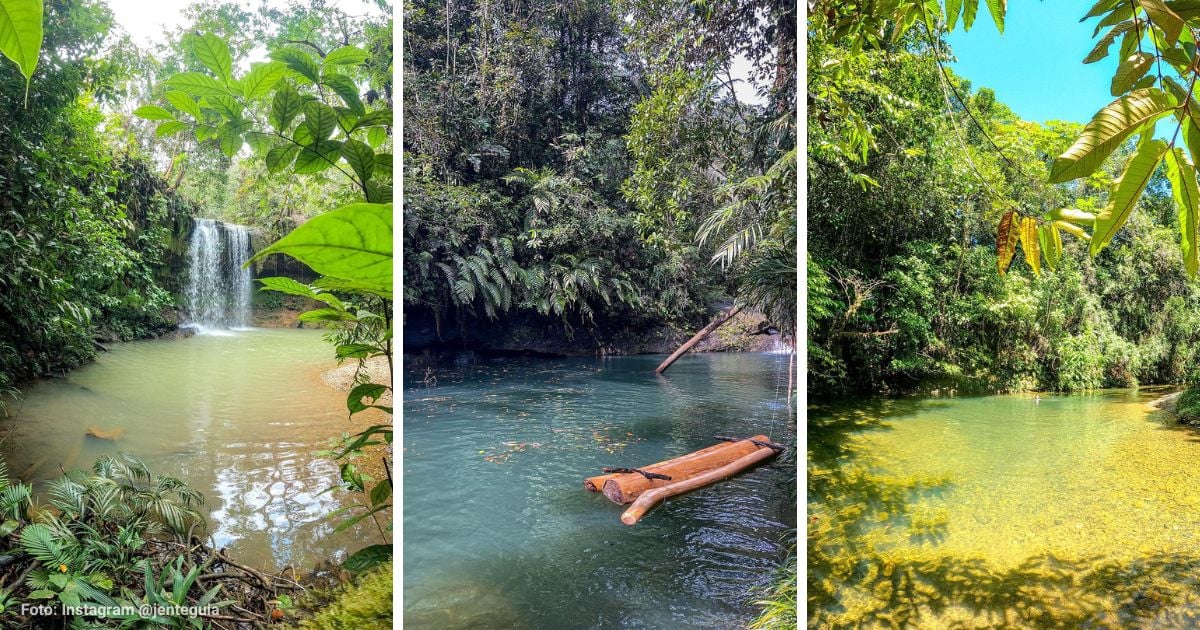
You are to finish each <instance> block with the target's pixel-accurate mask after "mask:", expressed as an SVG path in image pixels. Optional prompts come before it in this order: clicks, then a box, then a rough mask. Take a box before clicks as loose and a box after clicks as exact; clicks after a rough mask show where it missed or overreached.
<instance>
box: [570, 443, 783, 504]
mask: <svg viewBox="0 0 1200 630" xmlns="http://www.w3.org/2000/svg"><path fill="white" fill-rule="evenodd" d="M759 437H761V436H759ZM755 439H758V438H755ZM764 439H765V438H764ZM731 446H733V442H721V443H720V444H714V445H712V446H709V447H708V448H702V449H700V450H698V451H694V452H691V453H688V454H686V455H680V456H679V457H674V458H672V459H668V460H664V461H661V462H658V463H656V464H650V465H649V466H641V469H642V470H644V471H646V472H656V473H662V474H665V475H669V474H670V473H663V468H666V467H671V466H674V465H676V464H680V463H683V462H686V461H689V460H692V459H696V458H697V457H701V456H704V455H707V454H709V453H711V452H713V451H719V450H722V449H726V448H729V447H731ZM628 474H630V473H609V474H606V475H597V476H595V477H588V478H587V479H584V480H583V487H584V489H586V490H588V491H589V492H601V491H603V490H604V482H606V481H608V480H609V479H616V478H617V477H623V476H625V475H628ZM634 474H636V473H634ZM639 476H640V475H639Z"/></svg>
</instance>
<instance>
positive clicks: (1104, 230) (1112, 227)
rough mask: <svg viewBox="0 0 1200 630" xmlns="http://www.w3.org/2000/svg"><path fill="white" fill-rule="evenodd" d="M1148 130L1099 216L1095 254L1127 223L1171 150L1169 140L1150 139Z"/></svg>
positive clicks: (1094, 244)
mask: <svg viewBox="0 0 1200 630" xmlns="http://www.w3.org/2000/svg"><path fill="white" fill-rule="evenodd" d="M1149 138H1150V132H1149V131H1147V132H1146V134H1145V136H1144V137H1143V140H1142V142H1140V143H1138V149H1137V154H1135V155H1134V156H1133V157H1132V158H1131V159H1130V160H1129V163H1128V164H1126V165H1125V172H1124V173H1122V174H1121V177H1120V179H1118V180H1117V181H1115V182H1113V190H1112V193H1111V194H1110V195H1109V198H1108V206H1106V207H1105V208H1104V210H1103V211H1102V212H1101V213H1100V214H1099V215H1098V216H1097V217H1096V227H1095V228H1094V229H1093V230H1092V245H1091V253H1092V255H1093V256H1095V255H1096V254H1098V253H1100V250H1102V249H1104V247H1105V246H1107V245H1108V243H1109V242H1110V241H1112V238H1113V236H1114V235H1115V234H1116V233H1117V231H1118V230H1120V229H1121V226H1123V225H1125V221H1127V220H1128V219H1129V214H1130V213H1131V212H1132V211H1133V207H1134V205H1135V204H1136V203H1137V200H1138V198H1139V197H1141V196H1142V191H1143V190H1145V189H1146V184H1148V183H1150V177H1151V176H1153V175H1154V170H1155V169H1157V168H1158V163H1159V162H1161V161H1162V159H1163V154H1165V153H1166V152H1167V143H1165V142H1163V141H1162V140H1148V139H1149Z"/></svg>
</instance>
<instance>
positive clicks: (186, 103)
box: [166, 90, 204, 122]
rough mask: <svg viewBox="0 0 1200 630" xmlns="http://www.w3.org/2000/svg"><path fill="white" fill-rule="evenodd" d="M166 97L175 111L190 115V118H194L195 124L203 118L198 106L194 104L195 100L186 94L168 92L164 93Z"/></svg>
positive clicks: (175, 91)
mask: <svg viewBox="0 0 1200 630" xmlns="http://www.w3.org/2000/svg"><path fill="white" fill-rule="evenodd" d="M166 97H167V102H168V103H170V104H172V105H174V106H175V109H178V110H179V111H181V112H183V113H185V114H191V116H192V118H195V119H196V121H197V122H199V121H200V119H201V118H203V117H204V116H203V115H202V114H201V113H200V104H199V103H197V102H196V99H194V98H192V97H190V96H188V95H187V93H186V92H183V91H181V90H169V91H168V92H167V93H166Z"/></svg>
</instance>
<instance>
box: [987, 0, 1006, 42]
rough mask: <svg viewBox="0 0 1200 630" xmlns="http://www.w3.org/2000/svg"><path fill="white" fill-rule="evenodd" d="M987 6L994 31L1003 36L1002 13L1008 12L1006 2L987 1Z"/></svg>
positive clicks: (1000, 0) (1004, 0) (997, 0)
mask: <svg viewBox="0 0 1200 630" xmlns="http://www.w3.org/2000/svg"><path fill="white" fill-rule="evenodd" d="M987 6H988V11H990V12H991V14H992V21H993V22H995V23H996V30H998V31H1000V34H1001V35H1003V34H1004V13H1005V12H1006V11H1007V10H1008V0H987Z"/></svg>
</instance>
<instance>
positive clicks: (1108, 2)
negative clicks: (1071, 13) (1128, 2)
mask: <svg viewBox="0 0 1200 630" xmlns="http://www.w3.org/2000/svg"><path fill="white" fill-rule="evenodd" d="M1121 2H1124V0H1098V1H1097V2H1096V4H1093V5H1092V8H1091V9H1089V10H1088V12H1087V15H1084V16H1083V17H1082V18H1080V19H1079V21H1080V22H1082V21H1084V20H1086V19H1088V18H1093V17H1097V16H1100V15H1104V14H1105V13H1108V12H1109V11H1112V10H1113V9H1115V8H1116V7H1117V5H1118V4H1119V3H1121Z"/></svg>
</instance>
